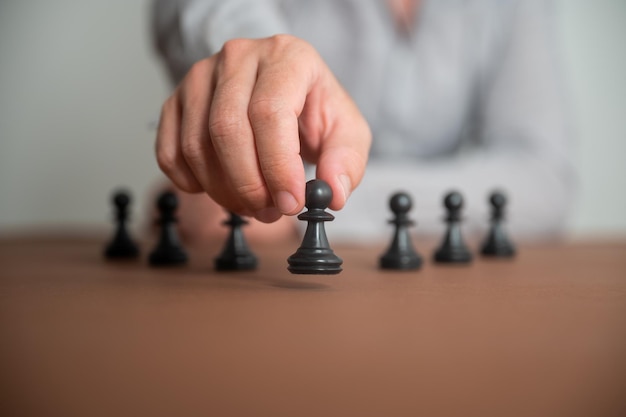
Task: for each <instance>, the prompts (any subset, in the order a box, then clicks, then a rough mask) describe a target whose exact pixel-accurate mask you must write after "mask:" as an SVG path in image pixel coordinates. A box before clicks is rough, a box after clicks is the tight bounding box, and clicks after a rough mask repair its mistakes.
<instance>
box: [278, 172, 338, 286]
mask: <svg viewBox="0 0 626 417" xmlns="http://www.w3.org/2000/svg"><path fill="white" fill-rule="evenodd" d="M332 199H333V190H332V189H331V188H330V186H329V185H328V184H327V183H326V182H325V181H323V180H311V181H309V182H307V183H306V204H305V205H306V208H307V209H308V211H306V212H304V213H301V214H300V215H298V219H300V220H305V221H307V222H308V224H307V227H306V232H305V233H304V238H303V239H302V244H301V245H300V247H299V248H298V250H297V251H296V253H294V254H293V255H291V256H290V257H289V258H288V259H287V262H288V263H289V267H288V268H287V269H289V271H290V272H291V273H294V274H338V273H340V272H341V264H342V263H343V261H342V260H341V258H339V257H338V256H337V255H335V253H334V252H333V250H332V249H331V248H330V245H329V243H328V238H327V237H326V229H325V228H324V222H328V221H332V220H333V219H334V218H335V216H333V215H332V214H330V213H327V212H326V211H325V209H326V208H327V207H328V205H329V204H330V202H331V200H332Z"/></svg>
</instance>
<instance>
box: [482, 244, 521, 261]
mask: <svg viewBox="0 0 626 417" xmlns="http://www.w3.org/2000/svg"><path fill="white" fill-rule="evenodd" d="M480 253H481V254H482V255H483V256H487V257H493V258H512V257H514V256H515V248H514V247H513V246H511V245H509V244H499V245H495V244H486V245H484V246H483V248H482V250H481V251H480Z"/></svg>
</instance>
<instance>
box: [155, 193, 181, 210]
mask: <svg viewBox="0 0 626 417" xmlns="http://www.w3.org/2000/svg"><path fill="white" fill-rule="evenodd" d="M157 207H158V208H159V211H161V212H163V213H173V212H174V211H175V210H176V208H177V207H178V198H177V197H176V194H174V193H173V192H171V191H165V192H164V193H163V194H161V195H160V196H159V199H158V200H157Z"/></svg>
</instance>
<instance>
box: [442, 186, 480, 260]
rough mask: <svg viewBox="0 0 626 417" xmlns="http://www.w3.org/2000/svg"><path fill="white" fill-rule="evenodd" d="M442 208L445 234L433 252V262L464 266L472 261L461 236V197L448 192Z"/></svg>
mask: <svg viewBox="0 0 626 417" xmlns="http://www.w3.org/2000/svg"><path fill="white" fill-rule="evenodd" d="M444 207H445V208H446V211H447V216H446V219H445V220H446V223H447V227H446V232H445V236H444V238H443V242H442V243H441V246H439V248H438V249H437V250H436V251H435V256H434V259H435V262H438V263H456V264H465V263H469V262H471V261H472V254H471V253H470V251H469V250H468V248H467V246H466V245H465V242H464V240H463V235H462V234H461V220H462V219H461V210H462V208H463V196H462V195H461V194H460V193H458V192H456V191H453V192H450V193H448V194H447V195H446V197H445V198H444Z"/></svg>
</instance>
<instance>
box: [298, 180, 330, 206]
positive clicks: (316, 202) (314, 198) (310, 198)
mask: <svg viewBox="0 0 626 417" xmlns="http://www.w3.org/2000/svg"><path fill="white" fill-rule="evenodd" d="M305 198H306V204H305V205H306V208H308V209H322V210H323V209H325V208H326V207H328V205H329V204H330V202H331V201H332V199H333V190H332V188H330V185H328V183H327V182H326V181H324V180H311V181H308V182H307V183H306V196H305Z"/></svg>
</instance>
